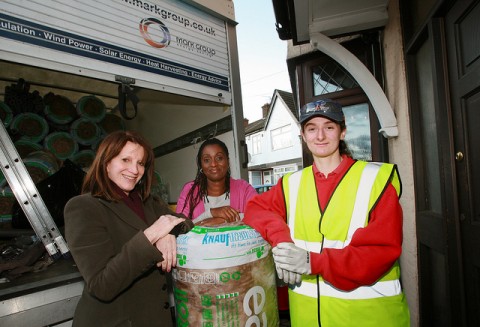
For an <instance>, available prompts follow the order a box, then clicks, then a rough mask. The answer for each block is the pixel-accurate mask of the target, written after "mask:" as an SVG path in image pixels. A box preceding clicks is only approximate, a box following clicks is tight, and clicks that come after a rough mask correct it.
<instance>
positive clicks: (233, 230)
mask: <svg viewBox="0 0 480 327" xmlns="http://www.w3.org/2000/svg"><path fill="white" fill-rule="evenodd" d="M172 275H173V280H174V283H173V284H174V292H173V293H174V298H175V307H176V319H177V326H211V327H214V326H215V327H221V326H242V327H243V326H257V327H260V326H265V327H266V326H278V325H279V316H278V306H277V293H276V280H275V276H276V271H275V266H274V263H273V257H272V254H271V247H270V245H269V244H268V243H267V242H266V241H265V240H264V239H263V238H262V237H261V235H260V234H259V233H258V232H257V231H255V230H254V229H252V228H250V227H249V226H247V225H245V224H243V223H235V224H228V225H222V226H218V227H200V226H195V227H194V228H193V229H192V230H191V231H190V232H188V233H187V234H184V235H180V236H179V237H178V239H177V267H176V268H175V269H174V270H173V274H172Z"/></svg>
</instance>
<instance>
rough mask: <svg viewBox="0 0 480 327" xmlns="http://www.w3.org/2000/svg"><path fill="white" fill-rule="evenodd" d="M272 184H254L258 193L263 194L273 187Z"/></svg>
mask: <svg viewBox="0 0 480 327" xmlns="http://www.w3.org/2000/svg"><path fill="white" fill-rule="evenodd" d="M272 186H273V184H262V185H257V186H254V187H253V188H254V189H255V191H257V193H258V194H261V193H263V192H266V191H268V190H269V189H271V188H272Z"/></svg>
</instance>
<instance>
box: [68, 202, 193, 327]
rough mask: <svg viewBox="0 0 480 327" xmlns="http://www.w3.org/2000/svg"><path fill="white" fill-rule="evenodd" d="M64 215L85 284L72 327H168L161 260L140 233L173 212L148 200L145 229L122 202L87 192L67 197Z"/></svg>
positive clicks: (165, 286) (158, 203)
mask: <svg viewBox="0 0 480 327" xmlns="http://www.w3.org/2000/svg"><path fill="white" fill-rule="evenodd" d="M64 211H65V212H64V213H65V214H64V216H65V237H66V240H67V243H68V246H69V248H70V251H71V253H72V256H73V259H74V260H75V263H76V265H77V266H78V269H79V271H80V273H81V275H82V276H83V278H84V280H85V288H84V290H83V294H82V297H81V299H80V301H79V303H78V305H77V308H76V310H75V316H74V320H73V326H74V327H93V326H96V327H106V326H112V327H113V326H118V327H123V326H137V327H154V326H162V327H165V326H173V322H172V318H171V313H170V309H169V308H168V293H167V290H166V289H167V285H166V278H165V274H164V273H162V272H161V270H159V269H158V268H157V267H156V263H157V262H159V261H161V260H163V258H162V255H161V253H160V252H159V251H158V250H157V249H156V248H155V247H154V246H152V245H151V244H150V242H149V241H148V240H147V238H146V237H145V235H144V234H143V230H145V229H146V228H147V227H148V226H150V225H151V224H152V223H153V222H154V221H155V220H156V219H157V218H158V217H160V216H161V215H163V214H173V215H176V216H178V214H175V213H173V212H172V211H171V210H170V209H169V208H168V206H167V205H166V204H165V203H164V202H163V201H161V200H159V199H158V198H152V197H150V198H149V199H148V200H147V201H146V202H145V205H144V211H145V218H146V220H147V222H148V225H147V224H146V223H145V222H144V221H142V220H141V219H140V218H139V217H138V216H137V215H136V214H135V213H134V212H133V211H132V210H131V209H130V208H128V207H127V206H126V205H125V204H124V203H123V202H121V203H114V202H108V201H105V200H102V199H98V198H94V197H92V196H91V195H90V194H84V195H80V196H77V197H75V198H73V199H71V200H70V201H69V202H68V203H67V205H66V206H65V210H64ZM183 224H187V225H189V226H188V229H189V228H191V227H193V224H192V223H191V222H190V221H189V220H188V221H186V222H185V223H183Z"/></svg>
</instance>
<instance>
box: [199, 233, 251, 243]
mask: <svg viewBox="0 0 480 327" xmlns="http://www.w3.org/2000/svg"><path fill="white" fill-rule="evenodd" d="M258 237H259V234H258V232H256V231H254V230H248V231H240V232H234V233H223V234H218V233H215V234H213V235H212V234H209V233H206V234H205V236H204V237H203V240H202V244H219V243H224V244H225V246H229V245H230V243H231V242H241V241H245V240H251V239H256V238H258Z"/></svg>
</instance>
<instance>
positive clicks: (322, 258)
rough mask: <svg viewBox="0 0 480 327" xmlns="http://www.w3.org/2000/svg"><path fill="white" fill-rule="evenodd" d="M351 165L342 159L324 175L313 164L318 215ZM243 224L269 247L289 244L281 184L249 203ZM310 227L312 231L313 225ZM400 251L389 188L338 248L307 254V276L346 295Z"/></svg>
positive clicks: (398, 213)
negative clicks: (365, 221)
mask: <svg viewBox="0 0 480 327" xmlns="http://www.w3.org/2000/svg"><path fill="white" fill-rule="evenodd" d="M353 163H354V160H353V159H351V158H348V157H346V156H344V157H343V160H342V162H341V164H340V165H339V166H338V167H337V168H336V169H335V170H334V171H333V172H331V173H330V174H328V176H325V175H324V174H322V173H321V172H319V171H318V169H317V168H316V167H315V165H313V171H314V175H315V184H316V188H317V194H318V201H319V205H320V208H321V211H322V212H324V209H325V205H326V204H327V203H328V199H330V197H331V195H332V193H333V192H334V190H335V188H336V186H337V184H338V183H339V182H340V180H341V178H342V177H343V175H344V174H345V173H346V172H347V170H348V168H349V167H350V166H351V165H352V164H353ZM243 222H244V223H246V224H247V225H249V226H251V227H252V228H254V229H256V230H257V231H258V232H259V233H260V234H261V235H262V236H263V238H265V239H266V240H267V241H268V242H269V243H270V244H271V245H272V246H273V247H274V246H276V245H277V244H278V243H281V242H293V241H292V239H291V237H290V230H289V228H288V225H287V224H286V209H285V200H284V196H283V189H282V181H281V180H280V181H279V182H278V183H277V185H275V186H274V187H272V189H271V190H270V191H268V192H265V193H262V194H259V195H256V196H255V197H254V198H253V199H251V200H250V201H249V203H248V205H247V209H246V211H245V217H244V219H243ZM315 228H317V227H316V226H315ZM401 251H402V208H401V207H400V203H399V201H398V197H397V193H396V191H395V188H394V187H393V185H392V184H389V185H388V186H387V188H386V190H385V192H384V193H383V194H382V196H381V198H380V200H379V201H378V203H377V205H376V206H375V208H374V209H373V210H372V212H371V214H370V220H369V223H368V225H367V226H366V227H364V228H360V229H358V230H357V231H356V232H355V233H354V235H353V237H352V241H351V242H350V244H349V245H348V246H346V247H345V248H343V249H323V251H322V252H321V253H311V264H310V265H311V269H312V274H318V275H321V276H322V277H323V279H324V280H325V281H326V282H328V283H330V284H332V285H333V286H335V287H336V288H339V289H341V290H345V291H350V290H353V289H355V288H357V287H359V286H366V285H371V284H373V283H374V282H376V281H377V280H378V279H379V278H380V277H381V276H382V275H383V274H384V273H385V272H387V271H388V270H389V269H390V268H391V267H392V265H393V263H394V262H395V261H396V260H397V259H398V258H399V257H400V254H401Z"/></svg>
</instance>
